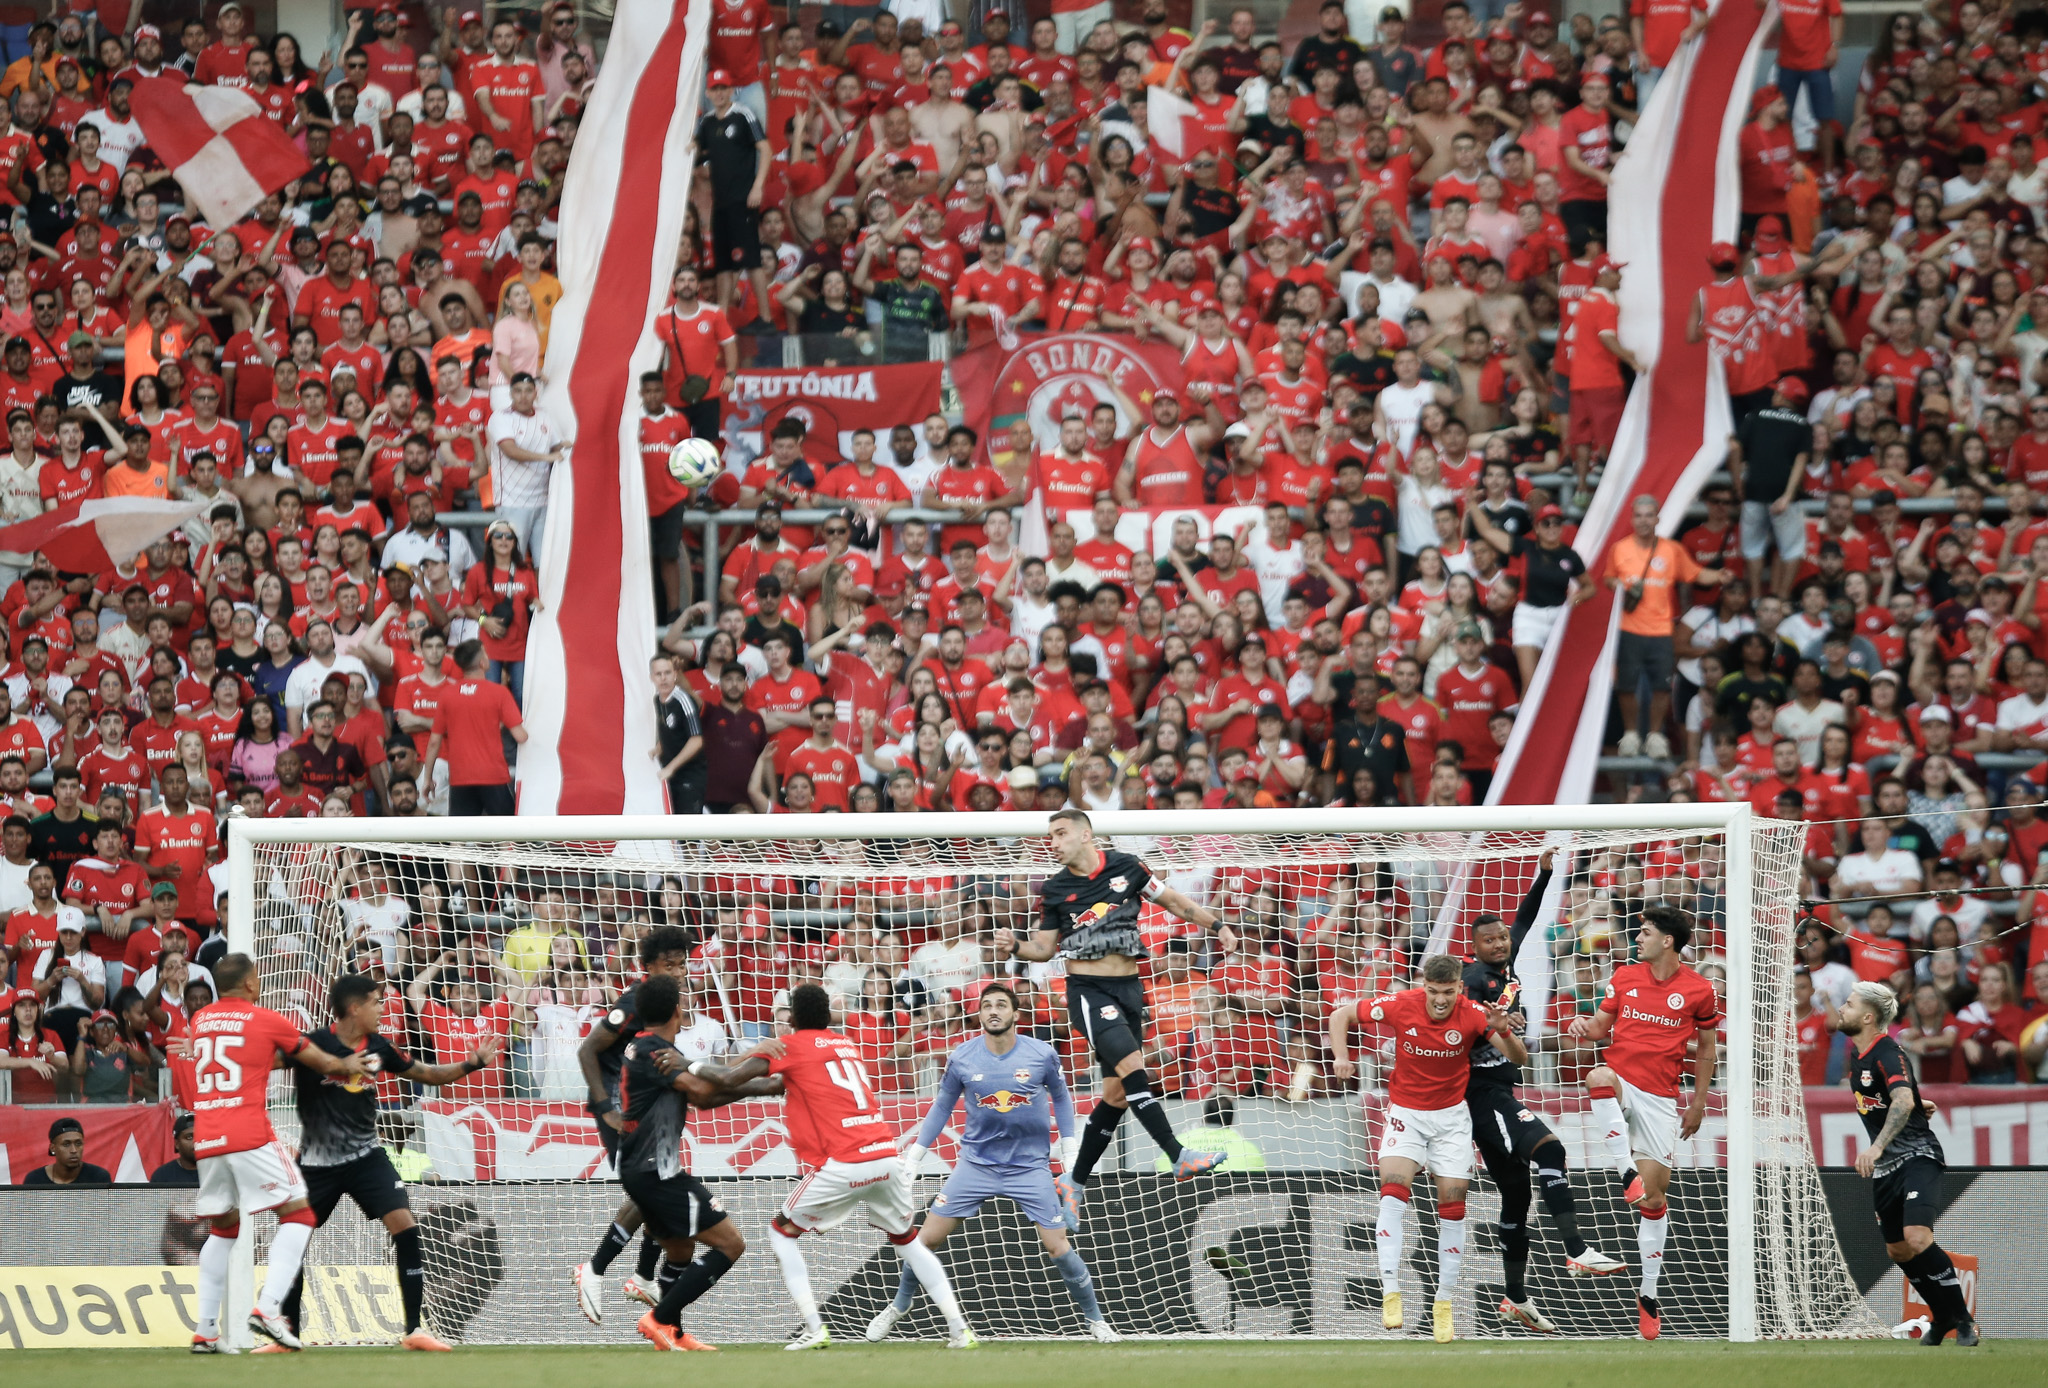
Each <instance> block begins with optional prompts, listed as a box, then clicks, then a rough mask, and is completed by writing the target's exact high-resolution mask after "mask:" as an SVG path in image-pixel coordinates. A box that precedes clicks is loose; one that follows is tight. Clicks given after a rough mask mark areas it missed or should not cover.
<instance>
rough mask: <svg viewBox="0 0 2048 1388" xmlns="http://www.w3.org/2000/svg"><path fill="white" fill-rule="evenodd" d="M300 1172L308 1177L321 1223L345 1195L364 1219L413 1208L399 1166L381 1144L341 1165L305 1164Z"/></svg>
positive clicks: (308, 1192) (309, 1200) (308, 1198)
mask: <svg viewBox="0 0 2048 1388" xmlns="http://www.w3.org/2000/svg"><path fill="white" fill-rule="evenodd" d="M299 1174H300V1175H302V1176H304V1177H305V1179H306V1203H308V1204H310V1205H311V1206H312V1207H313V1219H314V1221H315V1222H316V1223H319V1224H325V1223H326V1222H327V1219H328V1216H329V1215H332V1214H333V1213H334V1211H335V1209H336V1207H338V1206H339V1205H340V1204H341V1198H342V1197H343V1196H344V1195H345V1196H347V1197H348V1198H349V1199H351V1200H353V1201H355V1202H356V1208H357V1209H359V1210H361V1211H362V1212H363V1218H364V1219H382V1218H384V1216H385V1215H388V1214H390V1213H391V1212H392V1211H393V1210H409V1209H411V1208H412V1202H411V1201H410V1200H408V1199H406V1196H405V1182H404V1181H402V1180H400V1179H399V1177H398V1168H397V1167H395V1166H393V1165H392V1164H391V1158H389V1157H387V1156H385V1155H384V1149H383V1148H381V1147H379V1148H378V1149H377V1150H376V1151H374V1152H371V1153H368V1154H366V1155H364V1156H360V1157H357V1158H356V1159H355V1160H354V1161H345V1162H343V1163H342V1164H341V1165H339V1166H301V1167H300V1168H299Z"/></svg>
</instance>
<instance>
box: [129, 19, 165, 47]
mask: <svg viewBox="0 0 2048 1388" xmlns="http://www.w3.org/2000/svg"><path fill="white" fill-rule="evenodd" d="M135 37H136V38H138V39H155V40H156V41H157V42H159V43H161V42H163V37H164V31H163V30H161V29H159V28H157V27H156V25H154V24H141V25H137V26H136V29H135Z"/></svg>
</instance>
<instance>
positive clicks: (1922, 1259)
mask: <svg viewBox="0 0 2048 1388" xmlns="http://www.w3.org/2000/svg"><path fill="white" fill-rule="evenodd" d="M1899 1271H1900V1272H1902V1273H1904V1274H1905V1275H1906V1279H1907V1280H1908V1281H1910V1282H1911V1283H1912V1284H1913V1286H1914V1288H1915V1289H1916V1290H1918V1291H1919V1293H1920V1299H1921V1300H1922V1301H1924V1302H1926V1303H1927V1309H1928V1310H1930V1311H1932V1312H1933V1313H1934V1318H1935V1319H1936V1320H1943V1321H1947V1322H1948V1323H1949V1324H1951V1325H1961V1324H1963V1323H1964V1322H1965V1321H1968V1320H1969V1319H1970V1303H1969V1301H1968V1299H1966V1298H1965V1297H1964V1296H1963V1284H1962V1282H1961V1280H1960V1279H1959V1278H1957V1276H1956V1265H1955V1263H1954V1262H1952V1261H1951V1260H1950V1258H1949V1256H1948V1252H1947V1250H1946V1249H1944V1248H1943V1247H1942V1246H1941V1245H1940V1244H1938V1243H1935V1244H1929V1245H1928V1246H1927V1248H1926V1251H1924V1252H1921V1253H1916V1254H1914V1255H1913V1256H1912V1257H1911V1258H1908V1259H1907V1260H1906V1261H1905V1262H1903V1263H1901V1264H1899Z"/></svg>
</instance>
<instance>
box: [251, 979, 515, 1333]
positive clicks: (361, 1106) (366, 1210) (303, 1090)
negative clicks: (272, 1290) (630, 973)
mask: <svg viewBox="0 0 2048 1388" xmlns="http://www.w3.org/2000/svg"><path fill="white" fill-rule="evenodd" d="M327 1003H328V1006H329V1007H330V1008H331V1009H333V1012H334V1024H333V1025H332V1026H328V1027H323V1028H321V1029H320V1030H319V1031H316V1032H314V1033H312V1034H311V1035H310V1036H308V1037H307V1038H306V1039H307V1040H308V1041H310V1042H312V1044H313V1045H314V1046H315V1047H317V1048H318V1049H320V1050H322V1051H324V1052H326V1053H327V1054H328V1055H331V1056H338V1057H346V1056H354V1055H359V1056H363V1057H364V1058H365V1059H366V1060H367V1061H368V1063H369V1069H370V1073H371V1075H372V1077H373V1078H371V1079H370V1080H368V1081H364V1080H360V1079H357V1078H356V1077H354V1076H352V1075H350V1076H331V1075H322V1074H319V1073H317V1072H315V1071H313V1070H308V1069H303V1068H301V1069H300V1070H298V1071H297V1072H296V1073H295V1076H294V1077H295V1078H296V1079H297V1081H298V1092H297V1098H298V1109H299V1168H300V1170H302V1171H303V1172H304V1173H305V1177H306V1189H307V1198H308V1199H309V1200H310V1201H311V1203H312V1207H313V1224H314V1227H315V1228H318V1227H320V1226H322V1225H324V1224H326V1223H327V1220H328V1218H329V1217H330V1216H331V1215H333V1213H334V1211H335V1208H336V1207H337V1206H339V1205H340V1204H341V1198H342V1197H343V1196H344V1195H345V1196H347V1197H348V1198H349V1199H351V1200H353V1201H355V1204H356V1208H357V1209H359V1210H361V1211H362V1212H363V1218H365V1219H375V1220H381V1221H383V1224H384V1227H385V1229H386V1230H388V1231H389V1232H390V1234H391V1246H392V1251H393V1253H394V1255H395V1256H396V1258H397V1261H398V1298H399V1301H400V1303H401V1304H402V1305H403V1306H404V1308H405V1334H404V1336H403V1338H401V1339H400V1340H399V1342H398V1343H399V1345H400V1346H401V1347H402V1348H405V1349H417V1350H445V1349H447V1348H448V1346H447V1345H446V1344H445V1343H443V1342H442V1341H441V1340H439V1339H437V1338H436V1337H435V1336H433V1335H431V1334H429V1333H428V1332H427V1331H426V1330H424V1329H422V1328H421V1326H420V1306H421V1303H422V1302H423V1301H424V1300H425V1297H426V1287H427V1265H426V1260H425V1258H424V1257H423V1256H422V1254H421V1251H420V1231H419V1226H418V1225H417V1224H416V1223H414V1222H413V1217H412V1203H411V1201H410V1200H408V1199H407V1197H406V1190H405V1182H404V1181H402V1180H400V1179H399V1175H398V1171H397V1168H395V1167H393V1166H392V1165H391V1158H390V1157H388V1156H386V1155H384V1145H383V1143H382V1142H380V1141H379V1140H378V1137H377V1082H376V1079H375V1078H374V1077H375V1076H377V1075H396V1076H398V1077H399V1078H400V1079H407V1080H412V1081H414V1082H416V1083H418V1084H431V1085H436V1086H439V1085H444V1084H453V1083H455V1081H457V1080H459V1079H461V1078H463V1077H464V1076H465V1075H473V1074H475V1073H476V1072H477V1071H479V1070H482V1069H484V1068H485V1067H486V1066H488V1065H489V1064H490V1063H491V1061H492V1060H493V1059H494V1058H495V1057H496V1056H497V1054H498V1039H497V1038H496V1037H495V1036H487V1037H485V1038H484V1039H483V1041H482V1042H480V1043H479V1044H478V1046H477V1048H476V1050H475V1052H474V1053H473V1054H471V1056H470V1057H469V1059H467V1060H465V1061H463V1062H461V1063H460V1064H457V1065H422V1064H421V1063H420V1062H419V1061H417V1060H414V1059H413V1058H412V1057H411V1056H409V1055H407V1054H406V1053H405V1052H404V1051H401V1050H399V1049H398V1047H396V1046H394V1045H392V1044H391V1042H390V1041H388V1040H386V1039H385V1037H384V1036H383V1035H382V1034H381V1033H380V1032H379V1030H378V1029H379V1028H380V1027H381V1026H382V1025H383V1022H384V988H383V985H382V984H380V983H378V982H377V981H376V980H375V979H373V978H371V977H370V976H369V975H368V974H343V975H342V976H341V977H340V978H337V979H336V980H334V986H333V987H331V988H329V989H328V990H327ZM305 1287H306V1277H305V1273H304V1272H303V1271H301V1272H300V1274H299V1277H298V1280H297V1281H295V1282H293V1284H292V1290H291V1294H290V1295H289V1296H287V1297H286V1298H285V1299H284V1315H285V1319H286V1320H287V1321H289V1322H291V1327H292V1330H293V1331H294V1332H297V1331H298V1330H299V1329H300V1327H301V1324H302V1322H301V1320H300V1316H299V1302H300V1299H301V1297H302V1296H303V1295H304V1293H305Z"/></svg>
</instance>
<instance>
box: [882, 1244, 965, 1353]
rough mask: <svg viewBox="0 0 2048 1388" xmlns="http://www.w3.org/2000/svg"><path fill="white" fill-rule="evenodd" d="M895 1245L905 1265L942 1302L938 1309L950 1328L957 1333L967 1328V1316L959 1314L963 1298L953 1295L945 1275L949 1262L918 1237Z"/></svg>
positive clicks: (933, 1298) (932, 1296)
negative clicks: (940, 1257)
mask: <svg viewBox="0 0 2048 1388" xmlns="http://www.w3.org/2000/svg"><path fill="white" fill-rule="evenodd" d="M894 1247H895V1249H896V1253H897V1255H898V1256H899V1257H901V1258H902V1259H903V1265H904V1266H905V1267H907V1268H909V1269H910V1270H911V1271H912V1272H914V1273H916V1274H917V1280H918V1281H920V1282H922V1283H924V1289H925V1291H927V1292H929V1293H930V1294H931V1298H932V1300H933V1301H936V1302H938V1303H939V1311H940V1313H941V1314H943V1315H944V1316H945V1318H946V1325H947V1327H948V1328H949V1329H950V1330H952V1331H953V1333H954V1334H955V1335H958V1334H961V1333H962V1332H964V1331H966V1329H967V1318H966V1317H965V1316H963V1315H961V1314H960V1299H959V1298H958V1297H956V1296H954V1295H953V1283H952V1281H951V1279H949V1278H948V1277H947V1276H946V1265H945V1264H944V1263H942V1262H940V1261H939V1255H938V1254H936V1253H934V1252H932V1251H931V1250H930V1249H929V1248H926V1247H925V1246H924V1245H923V1244H921V1243H919V1242H918V1241H917V1240H916V1239H912V1240H911V1241H910V1242H909V1243H899V1244H896V1245H894Z"/></svg>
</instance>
